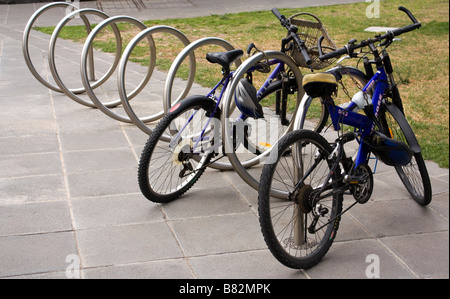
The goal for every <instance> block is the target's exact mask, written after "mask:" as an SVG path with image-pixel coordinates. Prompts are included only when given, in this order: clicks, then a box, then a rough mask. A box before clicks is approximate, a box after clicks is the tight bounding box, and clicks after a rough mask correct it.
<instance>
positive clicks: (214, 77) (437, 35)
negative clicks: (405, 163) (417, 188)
mask: <svg viewBox="0 0 450 299" xmlns="http://www.w3.org/2000/svg"><path fill="white" fill-rule="evenodd" d="M405 2H406V3H405ZM399 5H404V6H406V7H407V8H409V9H410V10H411V11H412V12H413V13H414V15H415V16H416V18H417V19H418V20H419V21H420V22H422V24H423V26H422V28H421V29H420V30H416V31H414V32H411V33H408V34H405V35H403V36H401V38H402V42H399V43H394V44H393V45H391V47H390V48H389V49H388V51H389V54H390V56H391V58H392V62H393V66H394V71H395V76H396V79H397V82H398V83H399V89H400V94H401V95H402V98H403V102H404V106H405V113H406V115H407V117H408V120H409V121H410V122H411V125H412V127H413V130H414V131H415V133H416V135H417V136H418V138H419V142H420V144H421V145H422V147H423V155H424V158H425V159H429V160H433V161H435V162H437V163H438V164H439V165H440V166H441V167H446V168H448V167H449V2H448V0H426V1H425V0H411V1H400V0H386V1H382V2H380V9H381V10H380V18H379V19H369V18H367V16H366V8H367V6H368V3H366V2H362V3H355V4H346V5H333V6H326V7H311V8H302V9H301V11H305V12H310V13H313V14H315V15H317V16H318V17H319V18H320V19H321V20H322V22H323V23H324V24H325V26H326V28H327V31H328V32H329V34H330V36H331V38H332V39H333V40H334V42H335V43H336V44H337V45H338V46H339V47H341V46H343V45H345V44H346V43H347V42H348V40H350V39H352V38H356V39H358V40H362V39H366V38H368V37H371V36H373V34H372V33H368V32H364V29H365V28H367V27H369V26H388V27H402V26H405V25H407V24H409V23H410V20H409V18H408V17H407V16H406V15H405V14H404V13H403V12H400V11H398V10H397V7H398V6H399ZM280 11H281V12H282V13H283V14H284V15H286V16H290V15H293V14H295V13H297V12H299V11H300V9H280ZM144 23H145V25H146V26H149V27H150V26H154V25H168V26H172V27H175V28H177V29H178V30H180V31H181V32H183V33H184V34H186V36H187V37H188V38H189V40H191V41H195V40H197V39H199V38H203V37H208V36H214V37H220V38H223V39H225V40H227V41H228V42H230V43H231V44H232V45H234V47H236V48H241V49H246V47H247V45H248V44H249V43H250V42H253V43H255V44H256V45H257V46H258V47H259V48H260V49H262V50H279V48H280V43H281V39H282V38H283V37H284V36H285V35H286V31H285V29H284V28H282V27H281V26H280V25H279V22H278V20H277V19H276V18H275V17H274V16H273V15H272V13H271V12H270V11H260V12H250V13H237V14H225V15H212V16H208V17H199V18H191V19H167V20H152V21H146V22H144ZM35 29H38V30H40V31H42V32H46V33H48V34H51V33H52V31H53V28H51V27H47V28H35ZM120 30H121V32H122V33H123V34H124V37H123V39H124V47H125V46H126V44H127V43H128V41H129V40H130V39H131V38H132V37H134V36H135V35H136V34H137V32H138V30H137V29H136V28H135V27H134V26H133V25H128V24H120ZM83 34H84V37H83ZM61 38H68V39H71V40H74V41H78V42H83V40H84V39H85V38H86V33H85V29H84V28H83V26H66V27H64V29H63V30H62V32H61ZM113 39H114V36H113V35H112V32H111V31H108V30H106V29H105V30H103V31H102V32H101V34H100V35H99V36H98V38H97V39H96V41H95V44H94V46H95V47H96V48H97V49H100V50H102V51H105V52H114V51H115V47H114V44H115V42H114V41H113ZM111 40H112V42H111ZM155 43H156V45H157V62H156V64H157V67H158V68H159V69H161V70H168V69H169V68H170V65H171V64H172V61H173V59H174V58H175V57H176V55H177V54H178V53H179V52H180V51H181V50H182V49H183V48H184V46H183V45H182V44H181V43H179V42H176V40H175V39H170V38H168V37H167V35H164V34H161V35H155ZM221 50H222V48H216V49H214V48H213V49H211V48H210V47H206V48H205V49H199V50H198V52H197V51H196V56H197V66H198V69H197V75H198V77H197V78H196V82H198V83H200V84H202V85H205V86H212V85H213V84H214V83H215V82H217V81H218V80H219V79H218V78H219V77H220V67H219V68H217V67H215V66H211V65H210V64H208V63H207V62H206V60H205V59H204V56H205V54H206V52H207V51H221ZM146 57H148V49H147V48H146V47H145V45H142V47H141V48H139V49H136V51H134V53H133V58H132V61H135V62H139V63H142V64H148V59H146ZM347 61H348V62H349V63H351V64H353V65H356V60H355V61H352V62H350V61H349V60H347ZM180 72H181V71H180ZM184 72H185V74H184V75H183V76H184V77H186V76H187V67H185V68H184ZM305 72H307V71H305Z"/></svg>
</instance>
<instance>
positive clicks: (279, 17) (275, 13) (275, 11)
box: [272, 7, 285, 21]
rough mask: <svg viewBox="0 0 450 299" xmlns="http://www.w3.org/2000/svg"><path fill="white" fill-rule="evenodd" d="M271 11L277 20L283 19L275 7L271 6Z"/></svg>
mask: <svg viewBox="0 0 450 299" xmlns="http://www.w3.org/2000/svg"><path fill="white" fill-rule="evenodd" d="M272 13H273V14H274V15H275V16H276V17H277V18H278V20H280V21H283V19H285V18H284V17H283V15H282V14H281V13H280V12H279V11H278V9H277V8H275V7H274V8H272Z"/></svg>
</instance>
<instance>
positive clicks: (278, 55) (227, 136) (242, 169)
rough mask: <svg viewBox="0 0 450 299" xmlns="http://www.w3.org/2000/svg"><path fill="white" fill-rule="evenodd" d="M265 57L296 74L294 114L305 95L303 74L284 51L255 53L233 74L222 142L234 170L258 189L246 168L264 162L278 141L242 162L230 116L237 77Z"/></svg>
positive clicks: (226, 94)
mask: <svg viewBox="0 0 450 299" xmlns="http://www.w3.org/2000/svg"><path fill="white" fill-rule="evenodd" d="M265 57H268V58H269V59H279V60H281V61H283V62H284V63H285V64H286V65H287V66H288V67H289V69H290V70H291V71H292V72H293V73H294V75H295V78H296V81H297V85H298V86H299V91H298V95H297V105H296V108H295V109H296V110H295V111H294V113H293V115H296V113H297V109H298V104H299V102H300V99H301V98H302V97H303V95H304V91H303V90H301V89H300V87H301V86H302V80H303V76H302V73H301V71H300V69H299V68H298V66H297V65H296V64H295V62H294V61H293V60H292V58H290V57H289V56H287V55H286V54H283V53H282V52H278V51H267V52H264V53H258V54H255V55H254V56H252V57H251V58H249V59H247V60H246V61H245V62H244V63H243V64H242V65H241V66H240V67H239V68H238V69H237V70H236V72H235V73H234V74H233V81H232V82H231V83H230V85H229V86H228V88H227V90H226V92H225V95H224V98H223V100H222V101H223V106H222V116H221V117H222V120H221V121H222V130H223V134H222V140H223V141H222V142H223V144H224V146H225V152H226V154H227V157H228V160H229V161H230V163H231V165H233V168H234V170H235V171H236V172H237V173H238V174H239V176H240V177H241V178H242V179H243V180H244V181H245V182H246V183H247V184H248V185H250V186H251V187H252V188H254V189H256V190H258V188H259V181H257V180H255V178H253V177H252V176H251V175H250V174H249V172H248V171H247V170H246V168H248V167H251V166H254V165H256V164H257V163H260V162H262V160H263V159H264V158H266V157H269V156H270V154H271V153H272V152H274V151H273V149H274V148H277V146H278V142H276V143H275V144H274V145H272V148H271V149H269V150H267V151H266V152H264V154H262V155H259V156H256V157H254V158H253V159H250V160H247V161H245V162H244V163H241V161H239V159H238V158H237V156H236V154H235V153H234V149H233V140H232V136H233V135H232V134H233V132H232V126H231V125H232V124H231V123H230V120H229V116H230V115H231V112H232V103H233V102H234V101H233V99H234V98H233V94H234V90H235V89H236V87H237V85H238V83H239V80H235V78H237V79H239V78H241V77H242V76H243V75H245V73H246V72H247V70H248V69H249V68H250V67H251V66H252V65H253V64H254V63H256V62H258V61H260V60H262V59H264V58H265ZM294 122H295V121H292V122H291V123H290V125H289V127H288V130H292V128H293V125H294ZM271 195H272V196H275V197H279V196H283V194H278V193H276V192H275V191H274V190H272V191H271Z"/></svg>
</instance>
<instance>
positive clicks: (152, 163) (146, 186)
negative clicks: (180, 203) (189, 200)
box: [138, 97, 220, 203]
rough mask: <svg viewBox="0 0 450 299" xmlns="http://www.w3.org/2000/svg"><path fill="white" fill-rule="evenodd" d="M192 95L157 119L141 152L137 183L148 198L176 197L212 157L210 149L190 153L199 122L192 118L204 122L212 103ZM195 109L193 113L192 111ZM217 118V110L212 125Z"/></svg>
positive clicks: (191, 183)
mask: <svg viewBox="0 0 450 299" xmlns="http://www.w3.org/2000/svg"><path fill="white" fill-rule="evenodd" d="M193 98H194V101H190V98H187V99H185V100H183V101H181V102H180V105H177V106H175V107H174V108H173V109H172V110H170V111H169V112H168V113H167V114H166V115H165V116H164V117H163V118H162V119H161V120H160V122H159V123H158V125H157V126H156V127H155V129H154V130H153V132H152V134H151V135H150V137H149V139H148V141H147V143H146V144H145V147H144V149H143V151H142V154H141V157H140V160H139V168H138V182H139V187H140V189H141V192H142V194H143V195H144V196H145V197H146V198H147V199H148V200H150V201H153V202H157V203H166V202H169V201H172V200H175V199H177V198H179V197H180V196H181V195H183V194H184V193H185V192H186V191H188V190H189V189H190V188H191V187H192V186H193V185H194V184H195V183H196V182H197V181H198V179H199V178H200V176H201V175H202V174H203V172H204V171H205V166H206V165H208V163H209V162H210V160H211V158H212V156H213V152H206V153H203V154H202V153H199V154H193V153H192V145H193V143H194V142H193V141H192V140H191V139H192V138H195V136H198V134H199V133H201V132H202V126H201V125H200V127H198V126H195V125H196V124H197V123H196V121H200V124H203V123H202V121H207V120H208V115H210V114H211V113H212V112H213V110H214V107H215V102H214V101H212V100H210V99H208V98H204V99H202V98H203V97H196V98H195V97H193ZM199 98H200V100H198V99H199ZM177 107H178V108H177ZM195 110H196V111H197V112H196V113H195V114H192V111H195ZM198 112H200V114H199V113H198ZM191 115H193V118H192V119H191V118H190V116H191ZM219 117H220V113H216V114H215V115H214V118H215V119H216V120H217V121H216V122H215V124H214V123H213V125H218V126H219V127H220V120H219ZM177 120H178V123H177ZM186 120H187V121H186ZM192 126H195V127H192ZM185 133H186V134H187V133H191V134H190V135H184V134H185ZM181 134H183V135H181ZM168 136H170V141H168V140H167V137H168ZM213 137H214V135H213ZM212 142H214V140H213V139H212ZM202 144H203V143H202ZM171 147H172V148H171ZM186 147H187V148H186ZM186 170H187V171H188V175H187V176H186V175H185V174H184V171H186ZM172 183H173V185H172Z"/></svg>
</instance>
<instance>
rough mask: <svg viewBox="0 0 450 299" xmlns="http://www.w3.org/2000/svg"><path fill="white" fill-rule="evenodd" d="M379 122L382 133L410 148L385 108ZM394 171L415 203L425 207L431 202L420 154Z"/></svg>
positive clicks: (396, 122)
mask: <svg viewBox="0 0 450 299" xmlns="http://www.w3.org/2000/svg"><path fill="white" fill-rule="evenodd" d="M379 121H380V125H381V127H382V128H381V129H382V131H383V132H384V133H385V134H386V135H387V136H388V137H390V138H393V139H396V140H399V141H401V142H403V143H405V144H408V145H409V146H411V144H410V141H409V140H408V138H406V134H405V132H404V129H403V128H402V126H401V125H400V124H399V122H398V121H397V120H396V119H395V117H394V116H393V115H392V114H391V113H390V112H389V110H388V109H386V107H385V106H384V107H383V108H382V109H381V110H380V116H379ZM395 170H396V171H397V174H398V176H399V177H400V180H401V181H402V183H403V185H404V186H405V188H406V190H408V192H409V194H411V196H412V198H413V199H414V200H415V201H416V202H417V203H419V204H420V205H422V206H426V205H428V204H429V203H430V202H431V197H432V191H431V182H430V177H429V176H428V171H427V167H426V165H425V161H424V160H423V157H422V153H420V152H419V153H414V155H413V156H412V159H411V161H410V162H409V164H408V165H406V166H395Z"/></svg>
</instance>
